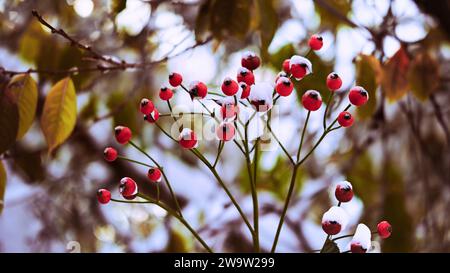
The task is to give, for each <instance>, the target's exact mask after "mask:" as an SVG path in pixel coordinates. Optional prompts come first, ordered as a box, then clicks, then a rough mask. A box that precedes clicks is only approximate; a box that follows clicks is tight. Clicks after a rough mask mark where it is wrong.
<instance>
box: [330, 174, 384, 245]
mask: <svg viewBox="0 0 450 273" xmlns="http://www.w3.org/2000/svg"><path fill="white" fill-rule="evenodd" d="M334 195H335V197H336V199H337V200H338V202H339V203H338V205H337V206H333V207H331V208H330V209H329V210H328V211H326V212H325V213H324V214H323V216H322V229H323V231H325V233H326V234H328V236H329V238H330V237H331V236H332V235H336V234H338V233H339V232H341V231H342V230H344V229H345V227H346V226H347V223H348V215H347V213H346V212H345V210H344V209H343V208H342V207H341V203H346V202H350V200H352V198H353V187H352V184H350V182H348V181H342V182H339V183H338V184H337V185H336V188H335V191H334ZM372 233H378V235H379V236H380V237H381V238H382V239H386V238H388V237H389V236H391V233H392V227H391V225H390V224H389V222H387V221H381V222H380V223H378V225H377V231H376V232H371V231H370V229H369V228H368V227H367V226H366V225H365V224H362V223H361V224H359V225H358V226H357V228H356V231H355V234H354V235H353V238H352V240H351V242H350V251H351V252H352V253H365V252H366V251H367V250H369V249H370V247H371V237H372ZM344 237H347V236H344Z"/></svg>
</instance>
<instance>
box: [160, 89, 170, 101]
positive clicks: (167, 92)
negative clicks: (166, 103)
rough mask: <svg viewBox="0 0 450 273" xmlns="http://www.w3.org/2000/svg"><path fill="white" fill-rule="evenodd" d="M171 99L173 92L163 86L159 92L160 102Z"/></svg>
mask: <svg viewBox="0 0 450 273" xmlns="http://www.w3.org/2000/svg"><path fill="white" fill-rule="evenodd" d="M172 97H173V91H172V90H171V89H170V88H167V87H165V86H163V87H161V89H160V90H159V98H160V99H162V100H170V99H171V98H172Z"/></svg>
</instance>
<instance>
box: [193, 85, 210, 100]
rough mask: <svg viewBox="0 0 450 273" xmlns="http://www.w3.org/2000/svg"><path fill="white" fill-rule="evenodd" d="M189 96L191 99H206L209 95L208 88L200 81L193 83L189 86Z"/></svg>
mask: <svg viewBox="0 0 450 273" xmlns="http://www.w3.org/2000/svg"><path fill="white" fill-rule="evenodd" d="M189 94H190V95H191V98H192V99H193V98H197V97H199V98H202V99H203V98H204V97H206V95H207V94H208V87H207V86H206V85H205V84H204V83H202V82H199V81H195V82H192V83H191V84H190V86H189Z"/></svg>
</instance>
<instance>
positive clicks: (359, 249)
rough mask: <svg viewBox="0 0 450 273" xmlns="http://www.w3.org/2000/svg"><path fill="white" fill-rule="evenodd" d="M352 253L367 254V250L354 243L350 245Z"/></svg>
mask: <svg viewBox="0 0 450 273" xmlns="http://www.w3.org/2000/svg"><path fill="white" fill-rule="evenodd" d="M350 251H351V252H352V253H366V251H367V249H365V248H364V247H363V246H362V245H361V243H352V244H351V245H350Z"/></svg>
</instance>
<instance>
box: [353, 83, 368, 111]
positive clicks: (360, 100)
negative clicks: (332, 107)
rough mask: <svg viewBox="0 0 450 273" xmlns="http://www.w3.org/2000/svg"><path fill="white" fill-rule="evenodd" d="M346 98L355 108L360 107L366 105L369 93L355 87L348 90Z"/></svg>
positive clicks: (359, 87)
mask: <svg viewBox="0 0 450 273" xmlns="http://www.w3.org/2000/svg"><path fill="white" fill-rule="evenodd" d="M348 98H349V100H350V103H351V104H353V105H355V106H361V105H364V104H366V102H367V101H368V100H369V93H368V92H367V91H366V89H364V88H363V87H361V86H355V87H353V88H352V89H350V92H349V94H348Z"/></svg>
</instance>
